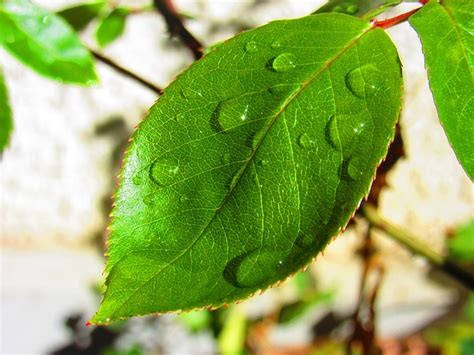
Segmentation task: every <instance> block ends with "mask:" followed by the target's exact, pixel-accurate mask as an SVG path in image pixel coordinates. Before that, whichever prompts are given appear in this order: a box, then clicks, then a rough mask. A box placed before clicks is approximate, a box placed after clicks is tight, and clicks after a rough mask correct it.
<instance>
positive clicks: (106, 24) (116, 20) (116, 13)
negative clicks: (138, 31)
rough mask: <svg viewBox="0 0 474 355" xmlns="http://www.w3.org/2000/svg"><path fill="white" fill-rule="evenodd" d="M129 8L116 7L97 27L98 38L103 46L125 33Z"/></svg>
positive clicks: (98, 41)
mask: <svg viewBox="0 0 474 355" xmlns="http://www.w3.org/2000/svg"><path fill="white" fill-rule="evenodd" d="M127 15H128V10H127V9H125V8H116V9H114V10H113V11H112V12H110V13H109V14H108V15H107V16H106V17H104V18H103V19H102V20H101V22H100V23H99V26H98V27H97V32H96V39H97V43H98V44H99V45H100V46H101V47H105V46H106V45H108V44H110V43H112V42H113V41H115V40H116V39H117V38H119V37H120V35H121V34H122V33H123V31H124V29H125V20H126V18H127Z"/></svg>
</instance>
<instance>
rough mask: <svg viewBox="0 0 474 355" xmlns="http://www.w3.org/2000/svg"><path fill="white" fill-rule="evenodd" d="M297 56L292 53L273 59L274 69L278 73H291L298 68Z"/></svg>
mask: <svg viewBox="0 0 474 355" xmlns="http://www.w3.org/2000/svg"><path fill="white" fill-rule="evenodd" d="M295 63H296V56H295V55H294V54H292V53H283V54H280V55H279V56H278V57H276V58H275V59H273V61H272V68H273V70H275V71H276V72H279V73H282V72H287V71H290V70H291V69H293V68H295V67H296V64H295Z"/></svg>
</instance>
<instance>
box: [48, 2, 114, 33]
mask: <svg viewBox="0 0 474 355" xmlns="http://www.w3.org/2000/svg"><path fill="white" fill-rule="evenodd" d="M105 5H106V2H105V1H104V0H100V1H94V2H88V3H84V4H79V5H74V6H71V7H67V8H64V9H62V10H60V11H58V13H57V14H58V15H59V16H61V17H62V18H64V19H65V20H66V21H67V22H68V23H69V24H70V25H71V26H72V28H74V29H75V30H76V31H81V30H83V29H84V28H85V27H86V26H87V25H88V24H89V23H90V22H91V21H92V20H94V19H95V18H97V17H98V16H99V15H100V13H101V12H102V10H104V8H105Z"/></svg>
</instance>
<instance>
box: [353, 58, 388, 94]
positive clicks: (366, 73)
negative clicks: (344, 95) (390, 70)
mask: <svg viewBox="0 0 474 355" xmlns="http://www.w3.org/2000/svg"><path fill="white" fill-rule="evenodd" d="M382 79H383V78H382V73H381V72H380V70H378V69H377V68H376V67H375V66H374V65H371V64H367V65H363V66H361V67H359V68H356V69H353V70H351V71H350V72H348V73H347V74H346V78H345V80H346V85H347V87H348V88H349V90H350V91H351V92H352V93H353V94H354V95H355V96H357V97H360V98H365V97H371V96H373V95H375V94H376V92H377V91H378V90H379V88H380V85H381V83H382Z"/></svg>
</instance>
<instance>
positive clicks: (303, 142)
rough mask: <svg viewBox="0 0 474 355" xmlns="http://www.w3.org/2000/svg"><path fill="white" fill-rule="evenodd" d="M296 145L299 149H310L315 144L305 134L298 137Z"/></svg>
mask: <svg viewBox="0 0 474 355" xmlns="http://www.w3.org/2000/svg"><path fill="white" fill-rule="evenodd" d="M297 143H298V145H299V146H300V147H301V148H304V149H310V148H311V147H312V146H314V143H315V142H314V140H312V139H311V137H310V136H309V135H308V134H307V133H303V134H300V135H299V137H298V139H297Z"/></svg>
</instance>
